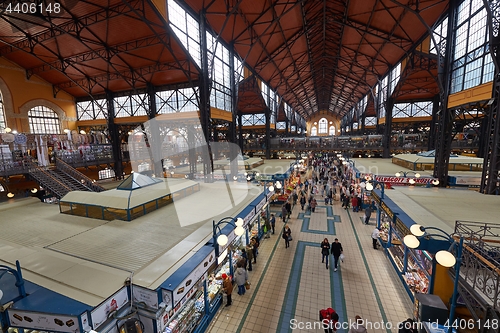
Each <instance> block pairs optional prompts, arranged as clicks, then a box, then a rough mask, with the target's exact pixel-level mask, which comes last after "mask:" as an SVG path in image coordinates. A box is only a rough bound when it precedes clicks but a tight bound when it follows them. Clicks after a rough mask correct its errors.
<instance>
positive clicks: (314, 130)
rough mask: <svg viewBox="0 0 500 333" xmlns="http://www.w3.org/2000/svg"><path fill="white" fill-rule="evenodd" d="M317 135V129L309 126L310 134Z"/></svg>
mask: <svg viewBox="0 0 500 333" xmlns="http://www.w3.org/2000/svg"><path fill="white" fill-rule="evenodd" d="M316 135H318V129H317V128H316V126H313V127H311V136H316Z"/></svg>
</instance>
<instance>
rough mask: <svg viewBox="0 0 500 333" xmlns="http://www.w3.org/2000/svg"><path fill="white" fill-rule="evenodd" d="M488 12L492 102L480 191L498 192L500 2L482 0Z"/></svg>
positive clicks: (499, 176) (499, 172) (499, 186)
mask: <svg viewBox="0 0 500 333" xmlns="http://www.w3.org/2000/svg"><path fill="white" fill-rule="evenodd" d="M483 3H484V5H485V8H486V11H487V13H488V15H487V18H488V26H489V29H488V31H489V34H490V35H489V45H490V52H491V54H492V59H493V63H494V64H495V77H494V82H493V94H492V102H493V103H492V104H491V105H490V109H489V112H488V128H487V131H488V132H487V142H486V145H485V154H484V162H483V174H482V178H481V188H480V191H481V192H482V193H485V194H498V192H499V191H500V119H499V118H500V110H499V109H500V100H499V99H500V77H499V74H500V41H499V36H500V2H499V1H488V0H483Z"/></svg>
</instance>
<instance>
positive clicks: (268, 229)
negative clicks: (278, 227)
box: [262, 216, 271, 238]
mask: <svg viewBox="0 0 500 333" xmlns="http://www.w3.org/2000/svg"><path fill="white" fill-rule="evenodd" d="M262 219H263V220H264V227H265V228H266V235H265V236H264V238H270V237H271V222H269V219H268V218H267V217H265V216H263V217H262Z"/></svg>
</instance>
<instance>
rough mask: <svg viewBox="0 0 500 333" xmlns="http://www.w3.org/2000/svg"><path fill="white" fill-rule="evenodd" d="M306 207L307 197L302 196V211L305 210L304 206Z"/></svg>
mask: <svg viewBox="0 0 500 333" xmlns="http://www.w3.org/2000/svg"><path fill="white" fill-rule="evenodd" d="M305 205H306V195H305V194H304V195H302V196H301V197H300V208H302V210H304V206H305Z"/></svg>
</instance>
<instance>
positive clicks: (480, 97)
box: [448, 82, 493, 108]
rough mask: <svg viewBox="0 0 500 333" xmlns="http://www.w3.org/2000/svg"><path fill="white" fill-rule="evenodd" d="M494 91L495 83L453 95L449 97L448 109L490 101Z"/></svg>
mask: <svg viewBox="0 0 500 333" xmlns="http://www.w3.org/2000/svg"><path fill="white" fill-rule="evenodd" d="M492 89H493V83H492V82H489V83H485V84H482V85H480V86H477V87H474V88H470V89H467V90H463V91H460V92H457V93H455V94H451V95H450V96H448V107H449V108H452V107H455V106H459V105H463V104H468V103H473V102H478V101H484V100H487V99H490V98H491V93H492Z"/></svg>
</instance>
